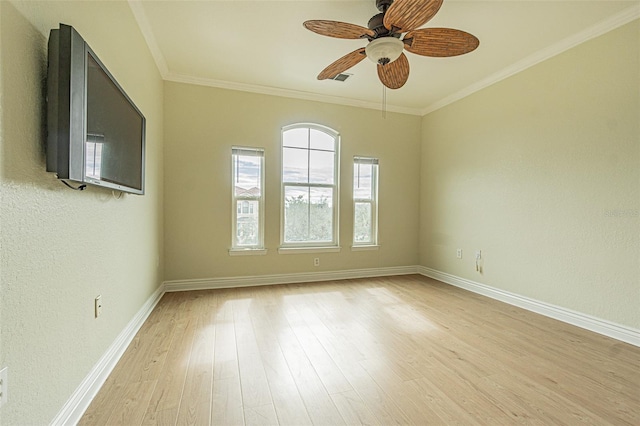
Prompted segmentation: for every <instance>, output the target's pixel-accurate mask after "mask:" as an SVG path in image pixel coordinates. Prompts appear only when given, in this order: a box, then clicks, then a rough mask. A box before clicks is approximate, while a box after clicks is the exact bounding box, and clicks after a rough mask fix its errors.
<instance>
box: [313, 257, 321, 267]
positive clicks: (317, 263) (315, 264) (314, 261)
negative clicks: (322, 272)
mask: <svg viewBox="0 0 640 426" xmlns="http://www.w3.org/2000/svg"><path fill="white" fill-rule="evenodd" d="M313 266H320V258H319V257H314V258H313Z"/></svg>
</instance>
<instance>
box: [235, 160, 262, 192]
mask: <svg viewBox="0 0 640 426" xmlns="http://www.w3.org/2000/svg"><path fill="white" fill-rule="evenodd" d="M261 160H262V159H261V157H256V156H249V155H236V156H235V161H236V164H235V176H234V177H233V179H234V181H235V182H234V185H235V195H236V197H238V196H260V193H261V188H260V187H261V179H260V175H261V170H260V168H261Z"/></svg>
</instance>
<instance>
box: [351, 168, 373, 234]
mask: <svg viewBox="0 0 640 426" xmlns="http://www.w3.org/2000/svg"><path fill="white" fill-rule="evenodd" d="M377 243H378V159H377V158H366V157H354V159H353V245H354V246H358V245H360V246H365V245H376V244H377Z"/></svg>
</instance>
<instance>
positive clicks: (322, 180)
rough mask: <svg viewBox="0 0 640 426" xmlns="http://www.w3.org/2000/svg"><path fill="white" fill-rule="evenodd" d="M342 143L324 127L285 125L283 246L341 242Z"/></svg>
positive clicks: (330, 244)
mask: <svg viewBox="0 0 640 426" xmlns="http://www.w3.org/2000/svg"><path fill="white" fill-rule="evenodd" d="M338 143H339V142H338V134H337V133H336V132H334V131H333V130H331V129H328V128H326V127H323V126H318V125H313V124H302V125H292V126H287V127H285V128H283V131H282V196H283V206H282V209H283V210H282V223H283V226H282V237H281V240H282V246H283V247H329V246H337V245H338V237H337V235H338V207H337V204H338Z"/></svg>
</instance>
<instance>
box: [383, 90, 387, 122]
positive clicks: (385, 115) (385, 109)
mask: <svg viewBox="0 0 640 426" xmlns="http://www.w3.org/2000/svg"><path fill="white" fill-rule="evenodd" d="M382 118H384V119H386V118H387V86H385V85H384V84H383V85H382Z"/></svg>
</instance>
